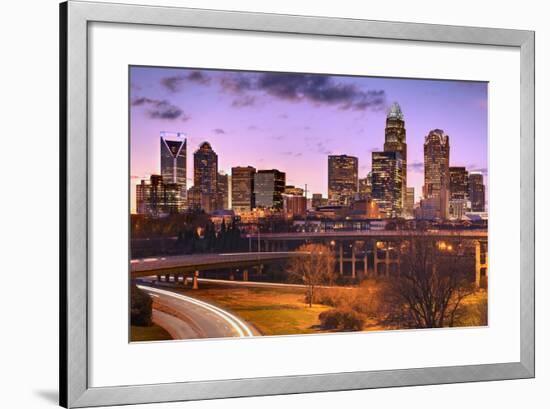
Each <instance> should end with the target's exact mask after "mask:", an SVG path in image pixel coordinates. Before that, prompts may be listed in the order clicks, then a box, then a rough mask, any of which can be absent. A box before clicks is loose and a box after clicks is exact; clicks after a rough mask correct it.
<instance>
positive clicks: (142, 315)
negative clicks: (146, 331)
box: [130, 285, 153, 327]
mask: <svg viewBox="0 0 550 409" xmlns="http://www.w3.org/2000/svg"><path fill="white" fill-rule="evenodd" d="M152 316H153V301H152V300H151V297H149V295H147V293H145V292H144V291H141V290H140V289H139V288H137V287H136V286H135V285H132V288H131V291H130V323H131V324H132V325H137V326H140V327H147V326H149V325H151V324H152Z"/></svg>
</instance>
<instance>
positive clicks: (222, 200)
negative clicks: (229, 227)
mask: <svg viewBox="0 0 550 409" xmlns="http://www.w3.org/2000/svg"><path fill="white" fill-rule="evenodd" d="M217 189H218V196H217V199H216V200H217V203H216V207H217V208H218V209H220V210H225V209H229V175H226V174H225V172H223V171H222V172H218V186H217Z"/></svg>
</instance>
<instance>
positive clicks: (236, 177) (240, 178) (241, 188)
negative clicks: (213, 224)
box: [231, 166, 256, 213]
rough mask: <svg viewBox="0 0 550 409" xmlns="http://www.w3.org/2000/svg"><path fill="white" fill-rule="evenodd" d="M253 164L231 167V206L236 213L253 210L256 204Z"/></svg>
mask: <svg viewBox="0 0 550 409" xmlns="http://www.w3.org/2000/svg"><path fill="white" fill-rule="evenodd" d="M255 174H256V169H255V168H253V167H252V166H246V167H242V166H238V167H234V168H231V208H232V209H233V210H234V211H235V213H244V212H249V211H251V210H252V209H253V208H254V206H255V203H254V175H255Z"/></svg>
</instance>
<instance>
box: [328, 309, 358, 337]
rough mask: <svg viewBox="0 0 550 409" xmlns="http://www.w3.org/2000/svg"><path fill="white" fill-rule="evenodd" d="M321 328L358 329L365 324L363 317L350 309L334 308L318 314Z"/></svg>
mask: <svg viewBox="0 0 550 409" xmlns="http://www.w3.org/2000/svg"><path fill="white" fill-rule="evenodd" d="M319 321H321V328H322V329H324V330H339V331H360V330H362V329H363V325H364V324H365V320H364V318H363V317H362V316H361V315H360V314H358V313H357V312H355V311H353V310H351V309H343V308H335V309H332V310H329V311H324V312H322V313H321V314H319Z"/></svg>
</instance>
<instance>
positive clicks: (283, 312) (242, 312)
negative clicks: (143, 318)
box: [186, 284, 330, 335]
mask: <svg viewBox="0 0 550 409" xmlns="http://www.w3.org/2000/svg"><path fill="white" fill-rule="evenodd" d="M186 293H187V294H189V295H190V296H192V297H196V298H199V299H202V300H204V301H207V302H210V303H213V304H215V305H218V306H219V307H221V308H224V309H226V310H228V311H232V312H233V313H235V314H236V315H237V316H239V317H241V318H243V319H244V320H246V321H247V322H248V323H250V324H252V325H254V326H255V327H256V329H257V330H258V331H260V332H261V333H262V334H263V335H292V334H312V333H318V332H321V331H320V330H319V328H318V327H317V326H318V325H319V314H320V313H321V312H323V311H326V310H328V309H330V307H327V306H324V305H319V304H314V305H313V306H312V307H311V308H310V307H309V306H306V304H305V303H304V291H303V290H294V289H282V288H243V287H227V286H225V287H217V286H215V285H205V284H201V288H200V289H199V290H186Z"/></svg>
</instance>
